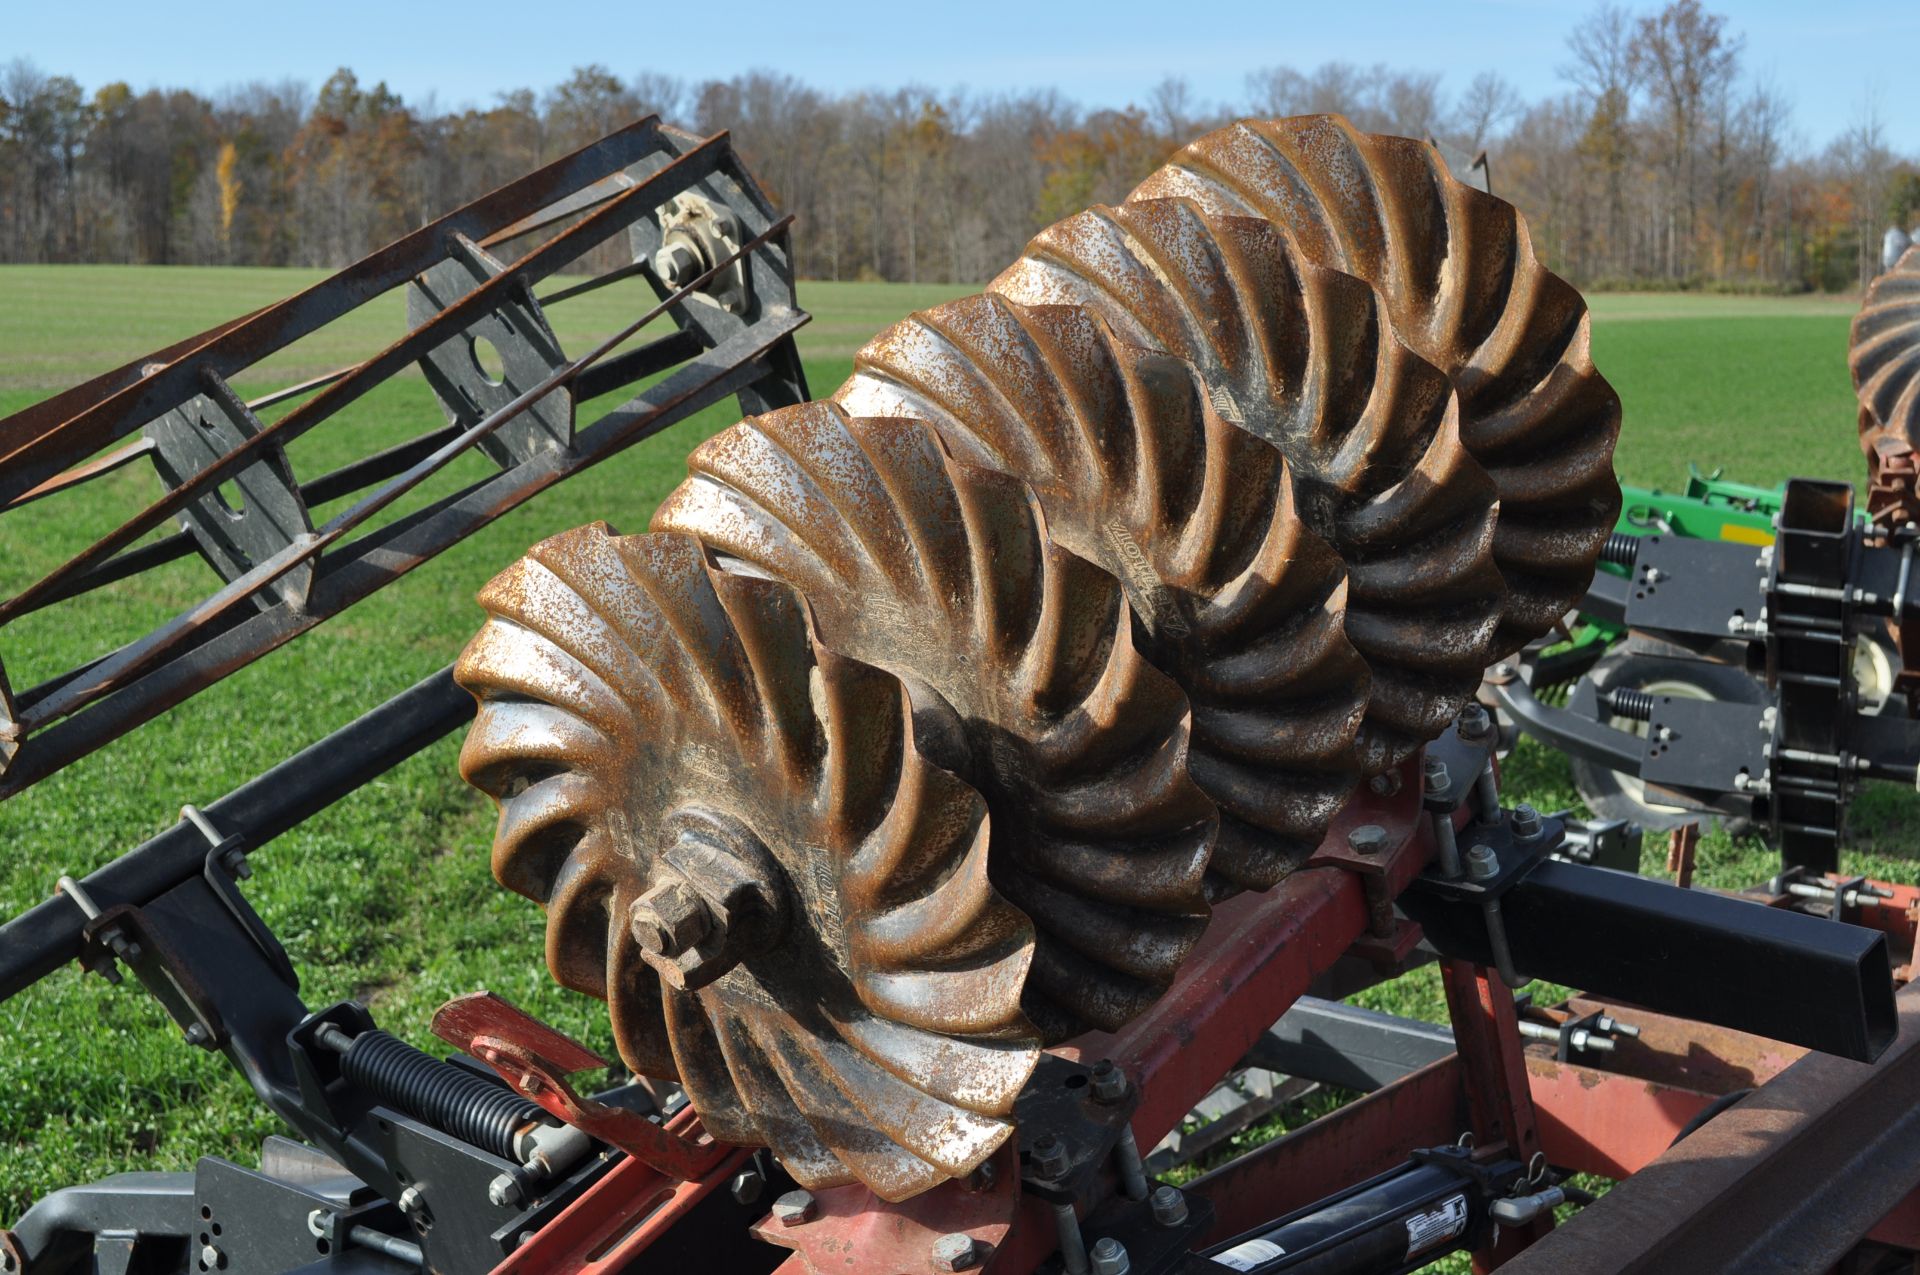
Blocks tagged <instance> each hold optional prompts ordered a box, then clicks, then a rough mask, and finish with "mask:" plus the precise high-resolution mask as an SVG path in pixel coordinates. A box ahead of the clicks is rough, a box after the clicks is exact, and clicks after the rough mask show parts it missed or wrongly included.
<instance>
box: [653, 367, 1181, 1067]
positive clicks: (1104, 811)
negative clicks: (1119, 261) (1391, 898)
mask: <svg viewBox="0 0 1920 1275" xmlns="http://www.w3.org/2000/svg"><path fill="white" fill-rule="evenodd" d="M688 468H689V470H690V477H689V478H688V480H687V481H686V482H685V483H684V484H682V485H681V487H680V488H679V489H677V490H676V491H675V492H674V493H673V494H672V495H671V496H669V497H668V498H667V500H666V502H665V503H664V504H662V505H661V507H660V509H659V511H658V512H657V513H656V514H655V515H654V522H653V525H654V527H655V529H656V530H662V531H679V532H686V533H689V534H693V535H697V536H698V537H699V538H700V539H701V540H702V541H704V542H705V543H707V544H708V545H711V546H712V547H713V548H714V549H716V550H718V551H719V552H720V553H721V554H722V555H723V558H722V561H723V562H733V561H736V560H737V561H738V562H739V563H740V564H741V569H743V570H752V571H756V572H762V573H765V574H767V575H770V576H773V577H774V578H776V579H779V580H782V581H785V582H787V583H788V584H791V585H793V586H794V587H795V588H797V589H799V590H800V591H801V592H802V593H803V594H805V595H806V597H807V598H808V600H809V602H810V604H811V605H812V606H813V607H814V608H815V611H816V614H817V615H818V617H819V624H820V633H821V636H822V637H823V639H824V640H825V641H826V642H827V643H828V644H829V645H831V646H832V647H833V649H835V650H837V651H843V652H845V653H846V654H848V655H850V656H852V657H854V658H856V659H860V660H865V661H867V662H869V663H872V664H874V665H877V666H879V667H881V668H885V669H888V670H890V671H893V672H896V673H899V674H900V675H901V676H903V677H905V678H908V679H910V680H911V683H912V684H913V685H915V686H921V685H924V686H925V687H928V688H930V689H931V690H932V691H933V692H934V693H935V694H936V695H937V696H938V697H939V701H941V702H942V703H944V705H945V706H947V708H948V709H949V710H950V712H949V717H948V721H947V722H946V723H945V724H944V725H943V726H942V727H941V728H940V729H939V730H932V729H930V730H928V731H927V734H928V736H929V737H933V736H939V735H941V734H945V735H946V736H947V737H948V738H949V739H950V743H949V745H948V749H947V751H946V752H943V753H940V754H938V757H939V759H940V760H941V761H942V762H943V763H945V764H948V765H950V766H951V768H952V769H954V770H955V771H956V772H957V773H959V774H961V775H962V776H963V777H964V778H966V779H967V780H968V781H969V782H970V783H972V784H974V785H975V786H976V787H977V788H978V789H979V790H980V792H981V793H982V794H983V795H984V796H985V797H986V799H987V803H988V806H989V808H990V809H991V810H992V812H993V821H994V842H993V847H992V877H993V881H994V884H995V885H996V886H997V887H998V888H999V889H1000V891H1001V893H1002V894H1004V895H1005V896H1006V897H1007V898H1008V899H1009V900H1011V901H1012V902H1013V903H1014V904H1016V905H1017V906H1019V907H1020V908H1021V909H1023V910H1024V911H1025V912H1026V913H1027V915H1028V916H1030V917H1031V918H1032V919H1033V923H1034V926H1035V930H1036V937H1037V947H1036V951H1035V956H1034V963H1033V972H1032V977H1031V981H1030V987H1029V990H1028V994H1027V998H1026V1005H1027V1011H1028V1014H1029V1016H1030V1017H1032V1018H1033V1019H1034V1020H1035V1021H1036V1022H1038V1023H1039V1024H1040V1026H1041V1027H1042V1029H1043V1031H1044V1033H1045V1035H1046V1036H1047V1037H1048V1038H1049V1039H1059V1038H1063V1037H1064V1036H1067V1035H1071V1034H1073V1033H1074V1032H1076V1031H1080V1030H1084V1029H1085V1028H1087V1027H1090V1026H1092V1027H1101V1028H1108V1029H1111V1028H1114V1027H1117V1026H1119V1025H1120V1024H1122V1023H1124V1022H1126V1021H1127V1020H1128V1019H1130V1018H1132V1017H1133V1016H1134V1015H1135V1014H1137V1013H1138V1012H1139V1011H1140V1010H1141V1009H1143V1008H1145V1007H1146V1006H1147V1005H1148V1004H1151V1003H1152V1001H1153V1000H1154V999H1155V998H1156V997H1158V996H1159V994H1160V993H1161V991H1162V990H1164V989H1165V987H1166V986H1167V984H1168V983H1169V982H1171V981H1172V979H1173V975H1174V972H1175V970H1176V969H1177V968H1178V966H1179V964H1180V961H1181V959H1182V958H1183V957H1184V956H1185V955H1186V954H1187V952H1188V950H1189V949H1190V948H1191V947H1192V945H1193V944H1194V942H1195V941H1196V940H1197V939H1198V938H1199V935H1200V932H1201V930H1202V929H1203V928H1204V926H1205V924H1206V917H1207V901H1206V893H1205V890H1204V886H1203V881H1204V876H1205V872H1206V867H1207V860H1208V856H1209V854H1210V851H1211V848H1212V844H1213V840H1214V836H1215V833H1216V830H1217V827H1218V818H1217V815H1216V813H1215V811H1214V807H1213V804H1212V803H1211V802H1210V801H1208V800H1207V798H1206V797H1205V796H1204V795H1203V794H1202V793H1201V791H1200V789H1199V788H1198V787H1197V786H1196V785H1195V784H1194V783H1193V781H1192V779H1191V778H1189V776H1188V774H1187V737H1188V730H1189V723H1188V712H1187V703H1186V698H1185V696H1183V695H1182V694H1181V692H1180V689H1179V687H1178V686H1177V685H1175V684H1174V683H1173V682H1172V681H1171V680H1169V679H1168V678H1167V677H1166V676H1165V675H1164V674H1162V673H1161V672H1159V671H1158V670H1157V669H1155V668H1154V667H1153V665H1151V664H1150V663H1148V662H1147V660H1146V659H1145V658H1144V657H1143V656H1142V655H1141V654H1140V652H1139V651H1138V649H1137V648H1136V646H1135V643H1134V634H1133V628H1132V616H1131V611H1130V608H1129V607H1128V605H1127V602H1126V599H1125V597H1124V595H1123V594H1122V591H1121V588H1120V586H1119V584H1118V582H1116V581H1115V580H1114V579H1113V577H1112V576H1110V575H1108V574H1107V573H1106V572H1104V571H1102V570H1100V569H1099V568H1098V567H1096V566H1095V565H1093V564H1092V563H1090V562H1088V561H1086V560H1085V559H1083V558H1080V557H1078V556H1076V555H1074V554H1072V553H1070V552H1068V551H1067V550H1065V549H1064V548H1062V547H1061V546H1059V545H1058V544H1056V543H1054V542H1053V540H1052V539H1051V538H1050V537H1049V536H1048V534H1047V528H1046V525H1045V524H1044V522H1043V521H1042V515H1041V512H1040V507H1039V505H1038V503H1037V502H1036V501H1035V499H1034V497H1033V494H1032V492H1031V491H1030V490H1029V489H1028V488H1027V486H1026V485H1025V484H1024V483H1023V482H1021V481H1020V480H1019V479H1016V478H1013V477H1011V476H1009V475H1007V474H1003V473H999V472H995V471H991V470H986V469H981V468H976V467H974V466H970V465H965V464H962V463H960V462H958V461H956V460H954V459H953V458H952V457H951V456H950V455H949V454H948V453H947V451H946V449H945V448H944V447H943V446H942V444H941V442H940V440H939V437H938V436H937V435H936V434H935V433H934V431H933V429H932V428H931V427H930V426H928V425H927V424H926V423H925V422H924V421H917V420H903V419H861V418H851V417H849V416H848V415H847V414H846V413H845V412H844V411H843V410H842V409H841V408H839V407H838V406H836V405H835V404H832V403H808V404H802V405H801V406H799V407H792V408H786V409H783V410H781V411H778V412H772V413H769V414H767V415H765V416H760V417H749V418H748V419H747V420H745V421H743V422H741V423H740V424H738V425H736V426H734V427H733V428H731V429H729V430H726V431H724V432H723V433H721V434H719V435H717V436H716V437H714V438H713V439H711V440H709V441H708V442H707V443H706V444H704V445H703V446H701V447H700V448H699V450H697V451H696V452H695V453H694V454H693V456H692V458H691V459H690V461H689V462H688ZM915 707H916V708H917V709H919V710H920V712H921V714H922V719H923V721H927V722H930V721H931V720H932V719H933V718H934V717H935V716H936V713H935V711H934V710H935V707H936V705H935V704H934V703H933V702H932V701H931V699H930V698H928V697H922V696H919V695H918V694H916V697H915Z"/></svg>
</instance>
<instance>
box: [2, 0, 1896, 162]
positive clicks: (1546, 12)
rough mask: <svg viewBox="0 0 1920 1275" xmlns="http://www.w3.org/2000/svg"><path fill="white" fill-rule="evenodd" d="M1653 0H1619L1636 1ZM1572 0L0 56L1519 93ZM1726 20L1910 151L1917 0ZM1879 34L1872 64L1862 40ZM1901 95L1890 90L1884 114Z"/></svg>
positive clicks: (445, 23) (1793, 95)
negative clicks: (1408, 76) (1439, 80)
mask: <svg viewBox="0 0 1920 1275" xmlns="http://www.w3.org/2000/svg"><path fill="white" fill-rule="evenodd" d="M1651 5H1652V0H1639V3H1629V4H1628V5H1627V7H1628V8H1630V9H1647V8H1650V7H1651ZM1591 7H1592V5H1591V3H1590V0H1577V2H1565V3H1563V2H1559V0H1451V2H1449V3H1420V2H1418V0H1347V2H1345V3H1329V2H1326V0H1322V2H1321V3H1298V2H1296V0H1267V2H1266V3H1258V2H1249V3H1227V2H1224V0H1183V2H1181V3H1168V2H1167V0H1160V2H1159V3H1153V4H1146V3H1136V2H1134V0H1126V2H1124V3H1109V4H1102V5H1094V4H1071V5H1068V4H1051V3H1045V2H1044V0H1026V2H1025V3H1014V2H1010V0H973V2H972V3H968V4H966V5H964V6H962V5H938V4H924V3H923V4H919V5H915V4H913V3H911V0H904V2H903V0H889V2H888V3H822V2H819V0H812V2H809V0H799V2H797V3H788V4H773V3H763V2H761V0H718V2H717V3H715V4H714V6H713V9H712V14H713V16H712V17H711V18H706V19H701V18H697V17H689V16H686V15H691V14H696V13H698V11H699V10H698V6H697V5H690V4H687V3H685V2H684V0H683V2H682V3H681V4H677V5H662V4H647V3H633V2H632V0H629V2H628V3H623V4H612V3H604V2H602V0H590V2H587V3H564V2H563V3H546V4H540V3H535V4H528V3H525V2H524V0H522V2H521V3H507V2H506V0H465V2H464V3H451V4H449V3H433V4H422V3H409V2H408V0H386V2H385V3H370V2H368V0H335V2H334V3H329V4H326V5H324V6H322V5H308V4H298V3H291V2H283V3H275V2H274V0H186V2H184V3H175V4H165V3H155V2H154V0H141V2H140V3H127V2H125V0H91V2H89V3H84V4H76V5H61V4H52V3H46V2H45V0H32V2H29V0H0V62H5V61H8V60H10V59H11V58H13V57H17V56H24V57H27V58H30V59H32V60H33V61H35V62H37V63H38V64H39V65H40V67H41V69H42V70H45V71H50V72H60V73H64V74H68V75H72V76H74V77H75V78H76V79H78V80H80V81H81V83H82V84H84V85H85V86H87V87H88V88H94V87H97V86H98V85H100V84H102V83H105V82H107V81H110V80H114V79H125V80H128V81H130V82H131V83H133V84H134V85H135V87H146V86H147V85H149V84H166V85H183V86H186V87H190V88H195V89H199V90H203V91H211V90H214V89H217V88H219V87H221V86H222V85H225V84H229V83H234V82H238V81H244V80H249V79H267V80H273V79H280V78H283V77H288V76H292V77H297V78H300V79H305V80H308V81H310V82H312V83H314V84H316V85H317V84H318V82H319V81H320V80H322V79H324V78H325V77H326V76H327V75H328V74H329V73H330V72H331V71H332V70H333V69H334V68H335V67H336V66H340V65H350V66H352V67H353V68H354V70H355V71H356V72H357V73H358V74H359V75H360V77H361V78H362V80H363V81H367V82H371V81H374V80H382V79H384V80H385V81H387V83H388V84H389V85H390V86H392V87H393V88H395V89H397V90H399V91H400V92H401V93H402V94H403V95H404V96H405V97H406V98H408V99H409V100H410V101H417V100H425V99H426V98H427V97H428V95H429V94H435V95H437V97H438V102H439V104H440V105H441V106H443V107H445V106H455V107H457V106H463V105H468V104H485V103H488V102H490V101H491V100H492V99H493V96H494V94H495V93H496V92H497V91H498V90H500V89H503V88H509V87H518V86H529V87H533V88H545V87H547V86H548V85H550V84H552V83H554V82H556V81H557V80H560V79H562V78H564V77H565V76H566V74H567V72H568V71H569V70H570V69H571V68H572V67H574V66H577V65H579V64H581V63H586V62H601V63H604V64H606V65H607V66H608V67H610V68H611V69H613V70H614V71H616V72H618V73H619V74H621V75H632V74H634V73H636V72H638V71H641V70H655V71H664V72H669V73H672V74H676V75H679V76H681V77H682V78H684V79H688V80H700V79H706V78H709V77H721V78H724V77H726V76H730V75H732V74H735V73H737V72H740V71H744V70H748V69H751V68H754V67H771V68H775V69H778V70H782V71H786V72H788V73H790V74H792V75H795V76H798V77H800V78H801V79H804V80H806V81H808V82H810V83H812V84H815V85H817V86H820V87H823V88H834V89H851V88H864V87H868V86H882V87H892V86H897V85H899V84H902V83H907V82H910V81H911V82H919V83H924V84H929V85H932V86H935V87H939V88H945V87H951V86H955V85H967V86H970V87H973V88H976V89H986V90H996V89H1013V88H1027V87H1033V86H1037V85H1052V86H1054V87H1057V88H1059V89H1060V90H1061V91H1062V92H1064V93H1065V94H1067V95H1068V96H1070V97H1073V98H1076V99H1078V100H1079V101H1081V102H1084V103H1086V104H1088V105H1097V106H1118V105H1124V104H1126V103H1127V102H1129V101H1138V100H1141V99H1142V98H1144V96H1145V94H1146V92H1147V90H1148V89H1149V88H1151V86H1152V85H1153V84H1154V83H1155V82H1156V81H1158V80H1159V79H1160V78H1161V77H1162V76H1164V75H1168V74H1173V75H1183V76H1185V77H1186V78H1187V79H1188V80H1189V81H1190V82H1191V83H1192V85H1193V87H1194V89H1195V91H1196V94H1197V96H1198V97H1199V98H1200V99H1201V100H1202V101H1207V102H1214V101H1236V100H1238V99H1239V98H1240V97H1241V96H1242V94H1243V91H1244V90H1243V84H1244V80H1245V76H1246V74H1247V72H1248V71H1251V70H1254V69H1256V68H1259V67H1262V66H1270V65H1273V64H1276V63H1287V64H1290V65H1293V66H1296V67H1300V68H1302V69H1305V68H1309V67H1312V66H1314V65H1317V64H1318V63H1320V62H1324V61H1330V60H1342V61H1348V62H1356V63H1363V64H1364V63H1372V62H1385V63H1388V64H1390V65H1394V66H1402V67H1407V68H1427V69H1434V70H1442V71H1445V72H1446V73H1447V85H1448V87H1449V88H1450V89H1454V90H1457V89H1459V88H1461V87H1463V86H1464V85H1465V84H1466V82H1467V81H1468V80H1469V79H1471V78H1472V76H1473V75H1474V74H1475V73H1476V72H1478V71H1481V70H1488V69H1491V70H1497V71H1499V72H1500V73H1501V74H1503V75H1505V76H1506V77H1507V78H1508V79H1509V80H1511V81H1513V82H1514V84H1515V85H1517V86H1518V87H1519V88H1520V90H1521V92H1522V93H1523V94H1524V95H1525V96H1527V97H1528V98H1529V99H1531V98H1534V97H1538V96H1541V95H1544V94H1547V93H1551V92H1557V91H1560V87H1561V86H1560V85H1559V83H1558V81H1557V78H1556V75H1555V69H1556V67H1557V66H1559V65H1560V64H1561V63H1562V62H1563V61H1564V60H1565V51H1564V49H1565V46H1564V41H1565V37H1566V33H1567V32H1568V30H1569V29H1571V28H1572V27H1573V26H1574V25H1575V24H1576V23H1577V22H1578V21H1579V20H1580V19H1581V18H1582V17H1583V16H1584V15H1585V14H1586V13H1587V12H1589V10H1590V9H1591ZM1708 8H1709V9H1710V10H1712V11H1714V12H1720V13H1726V14H1727V15H1728V16H1729V17H1731V19H1732V25H1733V26H1734V27H1735V28H1736V29H1737V30H1740V31H1742V32H1744V34H1745V35H1746V38H1747V52H1746V65H1747V67H1748V69H1749V70H1750V71H1751V72H1756V73H1760V74H1763V75H1767V76H1770V77H1771V78H1772V79H1773V81H1774V82H1775V83H1776V84H1777V85H1778V86H1779V88H1780V89H1781V90H1782V91H1783V92H1784V93H1785V95H1786V96H1787V97H1788V98H1789V99H1790V100H1791V101H1792V102H1793V104H1794V123H1795V126H1796V129H1797V130H1798V132H1799V134H1800V135H1801V138H1802V140H1803V141H1805V142H1807V143H1809V144H1811V145H1815V146H1818V145H1823V144H1824V143H1825V142H1826V141H1827V140H1828V139H1829V138H1831V137H1833V136H1834V135H1835V134H1837V133H1838V132H1840V131H1841V130H1842V129H1844V128H1845V127H1846V126H1847V124H1848V123H1849V121H1850V120H1851V119H1852V118H1853V117H1854V115H1855V114H1856V112H1857V111H1858V110H1859V108H1860V105H1861V103H1862V102H1863V100H1864V99H1865V98H1866V97H1867V95H1868V94H1869V93H1877V95H1878V98H1879V102H1880V106H1881V114H1882V115H1883V117H1884V118H1885V120H1886V125H1887V130H1888V140H1889V142H1890V143H1891V144H1892V145H1893V146H1894V147H1895V148H1896V149H1898V150H1901V151H1904V152H1908V153H1913V152H1920V101H1917V100H1916V98H1917V97H1920V95H1916V93H1915V92H1914V90H1913V89H1912V87H1911V77H1910V73H1909V78H1908V79H1907V80H1906V82H1904V83H1903V81H1902V79H1901V76H1900V75H1899V72H1900V71H1901V70H1902V69H1906V68H1908V67H1910V65H1911V63H1910V61H1909V59H1911V57H1912V56H1913V50H1914V49H1915V48H1920V38H1917V37H1920V4H1916V3H1892V4H1889V3H1884V2H1878V3H1871V4H1870V3H1863V2H1861V0H1828V2H1820V3H1815V2H1813V0H1721V2H1720V3H1713V0H1708ZM1874 50H1885V51H1886V56H1885V57H1884V58H1882V59H1880V60H1878V61H1877V62H1876V61H1875V60H1874V59H1873V58H1872V57H1871V56H1870V54H1871V52H1872V51H1874ZM1902 108H1905V109H1904V110H1903V109H1902Z"/></svg>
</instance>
